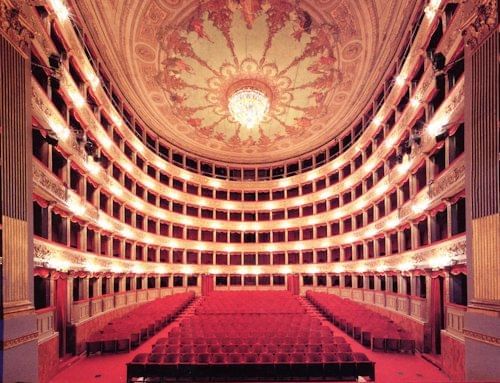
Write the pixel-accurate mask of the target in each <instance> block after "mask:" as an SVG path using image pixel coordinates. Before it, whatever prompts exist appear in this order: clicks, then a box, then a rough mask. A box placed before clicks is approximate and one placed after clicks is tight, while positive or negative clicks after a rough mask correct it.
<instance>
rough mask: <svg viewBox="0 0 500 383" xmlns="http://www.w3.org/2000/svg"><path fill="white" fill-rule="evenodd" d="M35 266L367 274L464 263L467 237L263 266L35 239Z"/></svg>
mask: <svg viewBox="0 0 500 383" xmlns="http://www.w3.org/2000/svg"><path fill="white" fill-rule="evenodd" d="M33 254H34V261H35V266H40V267H49V268H53V269H57V270H61V271H68V270H73V271H78V270H88V269H89V265H92V270H94V271H95V270H98V271H99V272H115V273H134V274H176V273H178V274H253V275H256V274H294V273H300V274H314V273H329V274H339V273H344V272H348V273H364V272H385V271H398V270H401V268H402V267H404V270H403V271H409V270H413V269H438V268H442V267H446V266H449V265H453V264H456V263H464V262H465V260H466V258H465V236H462V237H458V238H454V239H452V240H450V241H446V242H444V243H440V244H437V245H434V246H429V247H427V248H425V249H421V250H416V251H410V252H405V253H401V254H397V255H391V256H387V257H382V258H378V259H370V260H359V261H349V262H334V263H316V264H302V265H259V266H223V265H192V264H172V263H156V262H142V261H129V260H123V259H111V258H107V257H101V256H96V255H94V254H91V253H85V252H81V251H77V250H74V249H69V248H65V247H62V246H58V245H55V244H51V243H47V242H44V241H42V240H39V239H35V245H34V251H33Z"/></svg>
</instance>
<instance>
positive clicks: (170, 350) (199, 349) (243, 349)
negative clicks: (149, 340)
mask: <svg viewBox="0 0 500 383" xmlns="http://www.w3.org/2000/svg"><path fill="white" fill-rule="evenodd" d="M342 339H343V338H342ZM279 352H283V353H308V352H351V346H350V345H349V344H348V343H346V342H345V340H344V342H339V343H329V344H286V343H283V344H255V345H247V344H238V345H237V344H213V345H204V344H197V345H192V344H181V345H179V344H175V345H172V344H161V343H156V344H155V345H154V346H153V349H152V351H151V353H152V354H204V353H209V354H232V353H239V354H265V353H271V354H277V353H279Z"/></svg>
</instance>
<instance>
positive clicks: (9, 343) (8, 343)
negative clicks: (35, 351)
mask: <svg viewBox="0 0 500 383" xmlns="http://www.w3.org/2000/svg"><path fill="white" fill-rule="evenodd" d="M37 339H38V331H36V332H33V333H31V334H26V335H23V336H20V337H17V338H14V339H7V340H4V341H3V342H2V345H1V347H2V350H7V349H9V348H13V347H17V346H20V345H22V344H24V343H28V342H32V341H34V340H37Z"/></svg>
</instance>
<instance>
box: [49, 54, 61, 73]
mask: <svg viewBox="0 0 500 383" xmlns="http://www.w3.org/2000/svg"><path fill="white" fill-rule="evenodd" d="M61 62H62V58H61V56H60V55H56V54H51V55H50V56H49V65H50V67H51V68H52V69H54V70H56V69H59V67H60V66H61Z"/></svg>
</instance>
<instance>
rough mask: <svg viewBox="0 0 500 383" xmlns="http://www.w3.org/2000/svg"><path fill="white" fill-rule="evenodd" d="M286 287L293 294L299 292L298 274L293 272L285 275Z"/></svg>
mask: <svg viewBox="0 0 500 383" xmlns="http://www.w3.org/2000/svg"><path fill="white" fill-rule="evenodd" d="M287 287H288V291H290V292H291V293H292V294H293V295H299V294H300V285H299V276H298V275H294V274H289V275H288V276H287Z"/></svg>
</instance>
